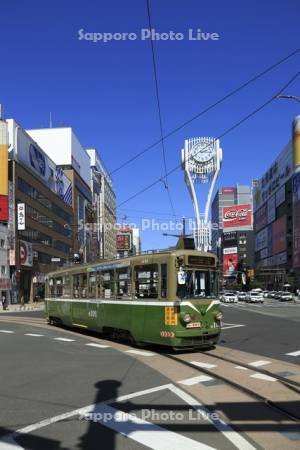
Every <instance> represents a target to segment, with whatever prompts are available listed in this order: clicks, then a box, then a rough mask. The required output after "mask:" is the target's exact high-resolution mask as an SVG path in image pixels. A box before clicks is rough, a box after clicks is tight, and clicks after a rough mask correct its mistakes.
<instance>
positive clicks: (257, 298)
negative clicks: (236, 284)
mask: <svg viewBox="0 0 300 450" xmlns="http://www.w3.org/2000/svg"><path fill="white" fill-rule="evenodd" d="M246 302H247V303H263V302H264V297H263V295H262V293H261V292H256V291H250V292H248V293H247V295H246Z"/></svg>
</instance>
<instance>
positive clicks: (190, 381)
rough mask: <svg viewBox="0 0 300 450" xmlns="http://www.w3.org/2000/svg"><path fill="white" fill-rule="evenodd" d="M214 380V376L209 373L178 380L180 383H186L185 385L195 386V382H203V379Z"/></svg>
mask: <svg viewBox="0 0 300 450" xmlns="http://www.w3.org/2000/svg"><path fill="white" fill-rule="evenodd" d="M210 380H213V378H212V377H209V376H208V375H199V376H198V377H193V378H187V379H186V380H181V381H178V383H180V384H184V385H185V386H193V384H198V383H203V381H210Z"/></svg>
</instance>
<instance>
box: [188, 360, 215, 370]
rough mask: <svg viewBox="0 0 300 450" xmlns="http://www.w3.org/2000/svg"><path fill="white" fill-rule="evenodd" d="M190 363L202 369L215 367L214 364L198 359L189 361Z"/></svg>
mask: <svg viewBox="0 0 300 450" xmlns="http://www.w3.org/2000/svg"><path fill="white" fill-rule="evenodd" d="M191 364H193V365H194V366H197V367H203V369H213V368H214V367H217V366H216V365H215V364H208V363H204V362H200V361H191Z"/></svg>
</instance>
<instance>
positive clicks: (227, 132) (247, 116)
mask: <svg viewBox="0 0 300 450" xmlns="http://www.w3.org/2000/svg"><path fill="white" fill-rule="evenodd" d="M299 74H300V72H296V74H295V75H293V77H292V78H291V79H290V80H289V81H288V82H287V83H285V85H284V86H282V88H281V89H280V90H279V91H278V92H277V93H276V94H275V95H273V96H272V97H271V98H269V100H267V101H266V102H264V103H263V104H262V105H260V106H259V107H257V108H256V109H255V110H253V111H252V112H251V113H249V114H247V115H246V116H245V117H243V118H242V119H241V120H239V121H238V122H236V123H235V124H234V125H232V126H231V127H230V128H227V129H226V130H225V131H224V132H223V133H221V134H220V135H219V136H218V137H216V140H217V139H221V138H223V137H224V136H226V135H227V134H229V133H231V132H232V131H233V130H235V129H236V128H238V127H239V126H241V125H242V124H243V123H244V122H246V121H247V120H249V119H250V118H251V117H253V116H255V115H256V114H258V113H259V112H260V111H261V110H263V109H264V108H266V107H267V106H268V105H269V104H270V103H271V102H272V101H273V100H274V98H275V97H276V96H277V95H279V94H281V93H282V92H283V91H284V90H285V89H286V88H287V87H288V86H290V85H291V84H292V83H293V82H294V81H295V79H296V78H297V77H298V76H299ZM210 145H211V144H210V143H209V144H207V145H206V146H205V147H204V148H201V151H203V150H204V149H205V148H206V147H209V146H210ZM199 152H200V150H199V151H198V152H197V153H196V154H194V155H193V157H194V156H196V155H197V154H198V153H199ZM190 158H191V156H190V157H189V158H188V159H190ZM188 159H187V160H188ZM180 167H181V164H178V165H177V166H175V167H173V169H171V170H169V172H168V173H167V175H168V176H169V175H171V174H173V173H174V172H175V171H177V170H178V169H179V168H180ZM160 181H161V179H160V178H158V179H156V180H154V181H153V182H152V183H150V184H149V185H147V186H145V187H144V188H142V189H141V190H139V191H138V192H136V193H135V194H133V195H131V196H130V197H129V198H127V199H126V200H124V201H123V202H121V203H120V204H119V205H118V207H120V206H122V205H124V204H125V203H128V202H129V201H130V200H133V199H134V198H136V197H138V196H139V195H141V194H143V193H144V192H146V191H148V190H149V189H151V188H152V187H154V186H156V185H157V184H158V183H160Z"/></svg>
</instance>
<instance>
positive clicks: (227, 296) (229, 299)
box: [221, 292, 238, 303]
mask: <svg viewBox="0 0 300 450" xmlns="http://www.w3.org/2000/svg"><path fill="white" fill-rule="evenodd" d="M221 302H224V303H237V302H238V296H237V295H236V293H235V292H224V294H223V295H222V297H221Z"/></svg>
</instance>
